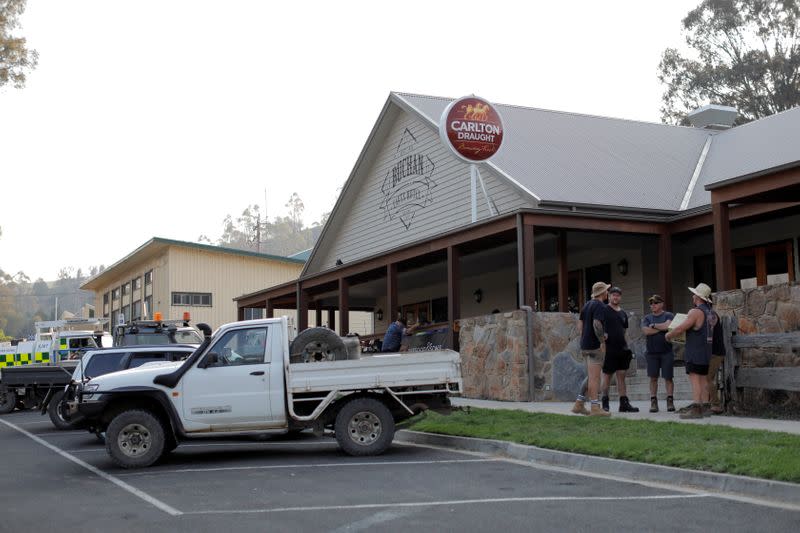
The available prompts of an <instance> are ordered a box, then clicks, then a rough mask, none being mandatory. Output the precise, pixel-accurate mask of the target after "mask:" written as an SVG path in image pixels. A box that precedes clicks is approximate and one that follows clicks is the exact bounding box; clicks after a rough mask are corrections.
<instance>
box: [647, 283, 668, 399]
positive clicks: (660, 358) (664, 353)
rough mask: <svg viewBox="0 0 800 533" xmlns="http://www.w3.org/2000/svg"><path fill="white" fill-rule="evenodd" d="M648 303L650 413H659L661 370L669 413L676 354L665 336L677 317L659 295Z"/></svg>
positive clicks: (655, 295) (654, 296) (653, 296)
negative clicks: (667, 309)
mask: <svg viewBox="0 0 800 533" xmlns="http://www.w3.org/2000/svg"><path fill="white" fill-rule="evenodd" d="M648 303H649V304H650V314H649V315H646V316H645V317H644V318H643V319H642V333H644V334H645V335H646V336H647V355H646V356H645V359H646V360H647V375H648V376H649V377H650V412H651V413H657V412H658V372H659V370H661V377H662V378H663V379H664V387H665V388H666V390H667V411H674V410H675V400H674V399H673V393H674V391H675V383H674V382H673V380H672V378H673V375H674V365H675V354H674V352H673V351H672V343H671V342H669V341H667V339H665V338H664V336H665V335H666V333H667V329H668V328H669V325H670V324H671V323H672V319H673V318H675V316H674V315H673V314H672V313H670V312H669V311H665V310H664V299H663V298H662V297H661V296H659V295H658V294H654V295H652V296H651V297H650V299H649V300H648Z"/></svg>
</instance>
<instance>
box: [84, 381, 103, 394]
mask: <svg viewBox="0 0 800 533" xmlns="http://www.w3.org/2000/svg"><path fill="white" fill-rule="evenodd" d="M99 388H100V385H99V384H97V383H89V384H88V385H84V386H83V393H84V394H91V393H93V392H94V391H96V390H97V389H99Z"/></svg>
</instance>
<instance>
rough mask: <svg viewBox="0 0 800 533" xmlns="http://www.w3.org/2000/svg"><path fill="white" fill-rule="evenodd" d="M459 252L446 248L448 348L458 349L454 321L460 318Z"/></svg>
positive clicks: (455, 249) (453, 248)
mask: <svg viewBox="0 0 800 533" xmlns="http://www.w3.org/2000/svg"><path fill="white" fill-rule="evenodd" d="M460 259H461V251H460V250H459V249H458V248H456V247H455V246H448V247H447V321H448V322H449V323H450V332H449V336H450V347H451V348H452V349H453V350H457V349H458V335H457V334H456V330H455V326H456V320H458V319H460V318H461V300H460V298H459V294H460V286H461V275H460V274H461V269H460V265H459V263H460Z"/></svg>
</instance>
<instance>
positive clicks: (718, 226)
mask: <svg viewBox="0 0 800 533" xmlns="http://www.w3.org/2000/svg"><path fill="white" fill-rule="evenodd" d="M711 219H712V222H713V224H714V263H715V264H716V271H717V287H716V290H717V291H727V290H730V289H733V288H734V283H733V260H732V256H731V226H730V221H729V218H728V204H726V203H724V202H717V203H712V204H711Z"/></svg>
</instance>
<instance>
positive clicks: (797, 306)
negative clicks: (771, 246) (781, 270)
mask: <svg viewBox="0 0 800 533" xmlns="http://www.w3.org/2000/svg"><path fill="white" fill-rule="evenodd" d="M714 309H716V311H717V312H718V313H719V314H720V316H731V317H734V318H735V319H736V323H737V324H738V329H739V334H740V335H747V334H751V333H789V332H792V331H800V283H798V282H793V283H782V284H779V285H767V286H764V287H758V288H755V289H737V290H732V291H726V292H721V293H717V294H716V295H714ZM738 357H739V365H740V367H745V368H764V367H786V366H800V353H798V352H797V350H795V351H793V350H792V349H791V348H788V347H786V348H752V349H746V350H739V353H738ZM739 407H741V408H743V410H745V411H751V412H766V411H777V412H778V413H779V414H794V415H798V414H800V393H798V392H787V391H777V390H764V389H749V388H748V389H745V390H744V405H742V406H739Z"/></svg>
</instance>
